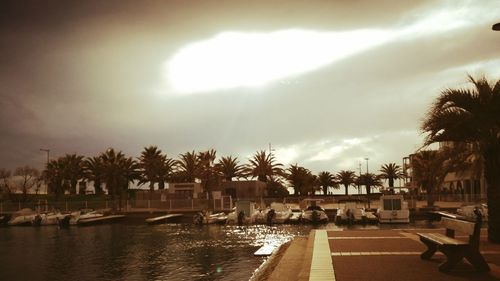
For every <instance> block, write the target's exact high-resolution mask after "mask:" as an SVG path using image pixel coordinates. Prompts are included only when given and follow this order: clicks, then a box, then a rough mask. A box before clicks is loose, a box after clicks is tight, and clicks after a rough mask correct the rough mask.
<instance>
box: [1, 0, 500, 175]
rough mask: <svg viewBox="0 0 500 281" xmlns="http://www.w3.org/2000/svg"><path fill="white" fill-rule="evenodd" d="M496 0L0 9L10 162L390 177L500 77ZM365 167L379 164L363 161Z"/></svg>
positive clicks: (93, 0) (4, 163)
mask: <svg viewBox="0 0 500 281" xmlns="http://www.w3.org/2000/svg"><path fill="white" fill-rule="evenodd" d="M499 10H500V2H499V1H497V0H483V1H464V0H453V1H223V0H217V1H210V0H203V1H185V0H179V1H175V0H173V1H129V0H123V1H97V0H89V1H2V2H1V3H0V168H6V169H11V170H12V169H15V168H16V167H19V166H22V165H30V166H34V167H37V168H39V169H42V168H43V165H44V163H45V161H46V157H47V156H46V153H45V152H44V151H40V149H41V148H43V149H50V157H51V158H52V159H53V158H56V157H59V156H63V155H64V154H66V153H77V154H82V155H85V156H95V155H97V154H99V153H101V152H103V151H105V150H106V149H107V148H110V147H113V148H115V149H117V150H122V151H123V152H124V153H125V154H127V155H129V156H133V157H138V156H139V154H140V152H141V150H142V149H143V148H144V147H145V146H149V145H157V146H158V147H159V148H160V149H162V151H164V152H165V153H166V154H167V155H168V156H169V157H172V158H177V157H178V155H179V154H181V153H184V152H187V151H192V150H195V151H203V150H207V149H211V148H213V149H215V150H216V151H217V156H218V157H221V156H229V155H232V156H233V157H238V159H239V160H240V162H241V163H247V162H248V161H247V159H248V158H249V157H251V156H252V155H253V154H254V153H255V152H256V151H259V150H269V147H270V145H271V147H272V149H273V154H274V155H275V157H276V158H277V160H278V161H279V162H281V163H283V164H284V165H285V167H288V165H290V164H298V165H300V166H304V167H306V168H308V169H310V170H312V171H313V172H314V173H318V172H319V171H330V172H332V173H336V172H338V171H339V170H354V171H358V169H359V165H360V163H361V165H362V169H363V172H365V170H366V164H367V162H368V164H369V167H368V169H369V171H370V172H373V171H378V170H379V169H380V166H381V165H382V164H385V163H392V162H394V163H397V164H401V162H402V158H403V157H405V156H407V155H409V154H411V153H412V152H414V151H415V150H417V149H419V148H420V147H421V146H422V140H423V137H424V135H423V134H422V132H421V131H420V125H421V122H422V120H423V119H424V118H425V115H426V112H427V110H428V108H429V106H430V105H431V103H432V101H433V100H434V99H435V98H436V97H437V96H438V95H439V93H440V92H441V91H442V90H444V89H446V88H463V87H468V86H469V84H468V83H467V75H468V74H471V75H473V76H474V77H480V76H482V75H485V76H486V77H487V78H488V79H489V80H490V81H492V80H498V79H499V78H500V67H499V66H500V32H498V31H496V32H495V31H492V30H491V26H492V25H493V24H494V23H496V22H500V14H499V13H498V11H499ZM365 158H368V159H369V160H368V161H365Z"/></svg>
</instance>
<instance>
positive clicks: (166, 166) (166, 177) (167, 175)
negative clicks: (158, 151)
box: [158, 156, 177, 190]
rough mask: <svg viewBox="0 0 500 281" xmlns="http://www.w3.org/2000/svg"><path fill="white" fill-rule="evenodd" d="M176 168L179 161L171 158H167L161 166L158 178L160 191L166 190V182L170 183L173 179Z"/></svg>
mask: <svg viewBox="0 0 500 281" xmlns="http://www.w3.org/2000/svg"><path fill="white" fill-rule="evenodd" d="M176 167H177V161H175V160H174V159H171V158H167V157H166V156H165V159H164V161H163V163H162V165H161V169H160V174H159V178H158V189H160V190H163V189H165V182H168V181H170V180H171V179H172V177H173V175H174V173H175V169H176Z"/></svg>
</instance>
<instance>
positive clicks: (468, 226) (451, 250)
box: [417, 216, 490, 272]
mask: <svg viewBox="0 0 500 281" xmlns="http://www.w3.org/2000/svg"><path fill="white" fill-rule="evenodd" d="M441 224H442V225H443V226H444V227H445V228H446V235H443V234H440V233H417V234H418V236H420V241H422V242H423V243H424V244H425V245H426V246H427V250H426V251H425V252H423V253H422V254H421V255H420V258H422V259H424V260H429V259H431V257H432V256H433V255H434V253H435V252H436V251H437V250H439V251H440V252H442V253H443V254H444V255H445V256H446V261H445V262H443V263H442V264H441V265H439V271H442V272H448V271H450V270H451V269H452V268H453V267H454V266H455V265H456V264H457V263H458V262H459V261H461V260H462V259H463V258H466V259H467V260H468V261H469V262H470V263H471V264H472V265H473V266H474V267H475V268H476V270H478V271H481V272H483V271H489V270H490V268H489V266H488V264H487V263H486V261H485V260H484V257H483V256H482V255H481V253H480V252H479V238H480V233H481V217H480V216H478V220H477V221H476V222H475V223H474V222H468V221H463V220H457V219H451V218H441ZM455 231H457V232H461V233H464V234H467V235H469V241H463V240H457V239H455Z"/></svg>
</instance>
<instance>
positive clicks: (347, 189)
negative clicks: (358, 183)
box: [344, 184, 349, 196]
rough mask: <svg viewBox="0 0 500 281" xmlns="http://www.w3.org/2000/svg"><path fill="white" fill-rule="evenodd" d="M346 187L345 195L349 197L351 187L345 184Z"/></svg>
mask: <svg viewBox="0 0 500 281" xmlns="http://www.w3.org/2000/svg"><path fill="white" fill-rule="evenodd" d="M344 186H345V195H346V196H349V185H348V184H344Z"/></svg>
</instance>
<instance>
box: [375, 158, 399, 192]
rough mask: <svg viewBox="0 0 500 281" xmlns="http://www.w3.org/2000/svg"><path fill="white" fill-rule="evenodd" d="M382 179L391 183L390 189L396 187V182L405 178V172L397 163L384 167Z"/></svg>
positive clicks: (381, 170) (381, 174)
mask: <svg viewBox="0 0 500 281" xmlns="http://www.w3.org/2000/svg"><path fill="white" fill-rule="evenodd" d="M380 172H381V173H380V178H382V179H386V180H388V181H389V187H394V180H397V179H401V178H403V170H402V169H401V167H400V166H399V165H396V163H389V164H384V165H382V168H381V169H380Z"/></svg>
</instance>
